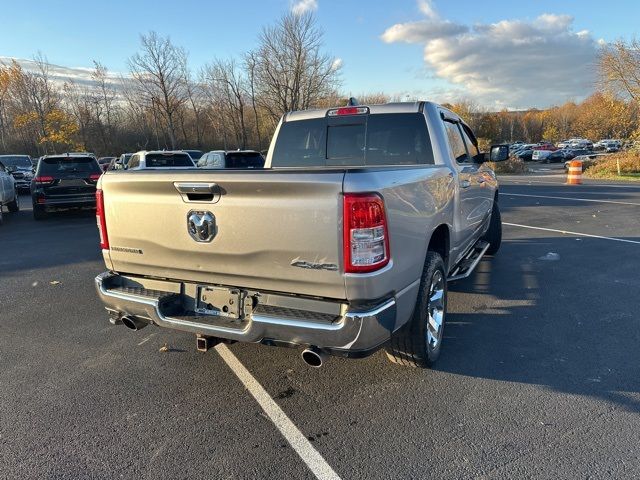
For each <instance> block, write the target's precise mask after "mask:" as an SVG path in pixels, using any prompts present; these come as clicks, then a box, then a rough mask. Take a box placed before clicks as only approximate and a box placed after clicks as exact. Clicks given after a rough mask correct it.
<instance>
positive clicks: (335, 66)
mask: <svg viewBox="0 0 640 480" xmlns="http://www.w3.org/2000/svg"><path fill="white" fill-rule="evenodd" d="M342 63H343V62H342V59H341V58H339V57H338V58H334V59H333V63H332V64H331V69H332V70H338V69H339V68H341V67H342Z"/></svg>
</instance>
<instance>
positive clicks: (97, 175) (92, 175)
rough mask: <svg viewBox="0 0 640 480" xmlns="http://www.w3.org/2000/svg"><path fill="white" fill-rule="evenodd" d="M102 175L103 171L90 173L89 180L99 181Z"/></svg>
mask: <svg viewBox="0 0 640 480" xmlns="http://www.w3.org/2000/svg"><path fill="white" fill-rule="evenodd" d="M100 175H102V174H101V173H92V174H91V175H89V180H90V181H92V182H97V181H98V180H100Z"/></svg>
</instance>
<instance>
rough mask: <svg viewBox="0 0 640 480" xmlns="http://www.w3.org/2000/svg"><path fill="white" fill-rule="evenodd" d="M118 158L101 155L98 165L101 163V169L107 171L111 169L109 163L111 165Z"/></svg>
mask: <svg viewBox="0 0 640 480" xmlns="http://www.w3.org/2000/svg"><path fill="white" fill-rule="evenodd" d="M115 159H116V157H100V158H99V159H98V165H100V169H101V170H102V171H103V172H106V171H107V170H108V169H109V165H111V162H113V161H114V160H115Z"/></svg>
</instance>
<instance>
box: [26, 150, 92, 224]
mask: <svg viewBox="0 0 640 480" xmlns="http://www.w3.org/2000/svg"><path fill="white" fill-rule="evenodd" d="M101 174H102V170H101V168H100V166H99V165H98V161H97V160H96V158H95V157H93V156H90V155H82V154H73V155H71V154H61V155H46V156H44V157H42V158H41V159H40V161H39V162H38V167H37V168H36V173H35V177H34V178H33V180H32V181H31V200H32V203H33V218H35V219H36V220H42V219H44V218H46V217H47V214H48V213H49V212H50V211H52V210H57V209H80V208H95V206H96V199H95V194H96V183H97V182H98V179H99V178H100V175H101Z"/></svg>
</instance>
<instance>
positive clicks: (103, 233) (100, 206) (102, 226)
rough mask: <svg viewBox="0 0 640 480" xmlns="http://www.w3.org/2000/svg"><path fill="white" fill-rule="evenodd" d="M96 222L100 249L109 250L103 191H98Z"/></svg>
mask: <svg viewBox="0 0 640 480" xmlns="http://www.w3.org/2000/svg"><path fill="white" fill-rule="evenodd" d="M96 222H97V224H98V232H99V233H100V248H101V249H102V250H109V236H108V235H107V222H106V220H105V218H104V195H103V193H102V190H100V189H97V190H96Z"/></svg>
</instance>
